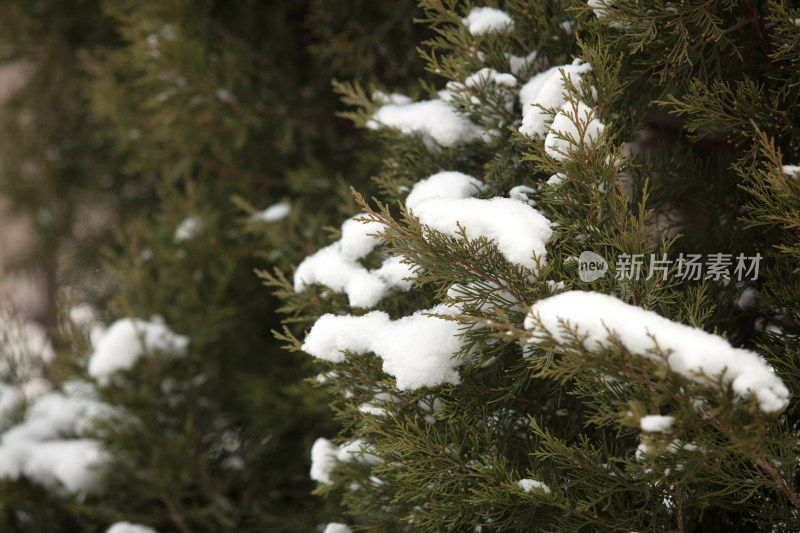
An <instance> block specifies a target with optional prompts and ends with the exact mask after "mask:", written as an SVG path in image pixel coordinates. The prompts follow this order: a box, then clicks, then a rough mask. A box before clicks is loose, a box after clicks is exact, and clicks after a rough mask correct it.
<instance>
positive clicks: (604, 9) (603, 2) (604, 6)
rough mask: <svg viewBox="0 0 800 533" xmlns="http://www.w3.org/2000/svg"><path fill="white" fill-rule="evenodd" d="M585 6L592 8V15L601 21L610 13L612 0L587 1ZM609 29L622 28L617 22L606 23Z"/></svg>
mask: <svg viewBox="0 0 800 533" xmlns="http://www.w3.org/2000/svg"><path fill="white" fill-rule="evenodd" d="M586 5H587V6H589V7H591V8H592V11H594V15H595V16H596V17H597V18H598V19H599V20H603V19H604V18H606V17H607V16H608V15H610V14H611V13H612V9H613V5H614V2H613V0H587V2H586ZM607 24H608V26H609V27H611V28H616V29H621V28H622V27H623V26H622V24H620V23H619V22H609V23H607Z"/></svg>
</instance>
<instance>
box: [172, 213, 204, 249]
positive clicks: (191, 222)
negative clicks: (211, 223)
mask: <svg viewBox="0 0 800 533" xmlns="http://www.w3.org/2000/svg"><path fill="white" fill-rule="evenodd" d="M201 233H203V221H202V219H200V218H198V217H187V218H185V219H183V220H182V221H181V223H180V224H178V227H177V228H175V236H174V240H175V242H176V243H178V244H180V243H182V242H186V241H191V240H192V239H194V238H195V237H197V236H199V235H200V234H201Z"/></svg>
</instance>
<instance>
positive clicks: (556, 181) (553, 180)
mask: <svg viewBox="0 0 800 533" xmlns="http://www.w3.org/2000/svg"><path fill="white" fill-rule="evenodd" d="M565 179H567V175H566V174H563V173H561V172H559V173H558V174H553V175H552V176H550V177H549V178H548V179H547V181H546V182H545V183H547V184H548V185H550V186H553V187H557V186H559V185H561V184H562V183H563V182H564V180H565Z"/></svg>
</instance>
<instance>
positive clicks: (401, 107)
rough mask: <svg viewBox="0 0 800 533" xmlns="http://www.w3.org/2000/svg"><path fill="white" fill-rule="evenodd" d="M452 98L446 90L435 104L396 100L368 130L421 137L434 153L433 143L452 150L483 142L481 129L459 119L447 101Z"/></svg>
mask: <svg viewBox="0 0 800 533" xmlns="http://www.w3.org/2000/svg"><path fill="white" fill-rule="evenodd" d="M441 97H444V98H441ZM450 97H451V95H450V93H449V92H448V91H446V90H444V91H441V92H440V98H439V99H435V100H422V101H420V102H409V101H407V100H404V99H399V98H397V97H394V98H393V102H392V103H388V104H385V105H383V106H382V107H380V108H379V109H378V110H377V111H375V113H374V114H373V115H372V120H369V121H367V127H368V128H370V129H373V130H375V129H379V128H380V127H382V126H385V127H389V128H396V129H398V130H400V131H401V132H403V133H404V134H406V135H418V136H420V137H422V140H423V141H424V142H425V143H426V145H427V146H428V148H430V149H434V148H435V145H434V144H432V143H431V141H433V142H434V143H435V144H438V145H439V146H444V147H447V148H451V147H453V146H455V145H457V144H462V143H468V142H470V141H474V140H476V139H479V138H482V137H483V133H482V130H481V128H480V126H478V125H477V124H475V123H473V122H472V121H470V120H469V119H468V118H466V117H464V116H462V115H459V114H458V113H457V112H456V110H455V109H454V108H453V107H452V106H450V104H449V103H448V102H447V101H446V100H447V99H449V98H450ZM395 102H397V103H395Z"/></svg>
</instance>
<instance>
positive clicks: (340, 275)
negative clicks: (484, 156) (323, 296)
mask: <svg viewBox="0 0 800 533" xmlns="http://www.w3.org/2000/svg"><path fill="white" fill-rule="evenodd" d="M483 187H484V185H483V183H482V182H481V181H480V180H477V179H475V178H473V177H472V176H468V175H466V174H463V173H461V172H438V173H436V174H433V175H431V176H429V177H428V178H426V179H424V180H421V181H419V182H418V183H416V184H415V185H414V186H413V187H412V188H411V191H410V192H409V194H408V196H407V197H406V206H408V208H409V209H413V208H415V207H416V206H417V205H419V204H420V203H421V202H423V201H424V200H426V199H428V198H469V197H470V196H472V195H473V194H475V193H477V192H480V191H481V190H482V189H483ZM364 216H367V214H366V213H361V214H360V215H356V216H354V217H352V218H350V219H348V220H346V221H345V222H344V224H342V237H341V239H339V240H338V241H336V242H334V243H333V244H331V245H329V246H326V247H325V248H322V249H320V250H318V251H317V252H316V253H314V254H313V255H310V256H308V257H306V258H305V259H304V260H303V261H302V262H301V263H300V265H298V267H297V270H296V271H295V274H294V290H295V291H296V292H303V291H304V290H305V289H306V287H309V286H311V285H314V284H321V285H326V286H327V287H329V288H330V289H332V290H334V291H336V292H343V293H345V294H347V297H348V300H349V302H350V305H352V306H354V307H367V308H369V307H373V306H374V305H375V304H377V303H378V302H379V301H380V300H381V299H382V298H384V297H385V296H386V295H387V294H388V293H389V291H390V290H392V289H396V290H403V291H407V290H409V289H410V288H411V287H412V286H413V284H414V282H413V278H415V277H416V274H415V273H414V270H413V269H412V267H410V266H409V265H407V264H405V263H403V262H402V258H401V257H398V256H392V257H388V258H386V259H384V260H383V263H382V264H381V266H380V268H378V269H374V270H367V269H366V268H365V267H364V266H363V265H362V264H361V263H360V260H361V259H363V258H365V257H366V256H367V255H368V254H369V253H370V252H372V251H373V250H374V249H375V248H377V247H378V246H379V245H380V239H378V238H376V237H373V236H372V235H374V234H377V233H378V232H380V231H381V230H382V229H383V225H382V224H380V223H379V222H359V221H358V220H357V219H358V218H360V217H364Z"/></svg>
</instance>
